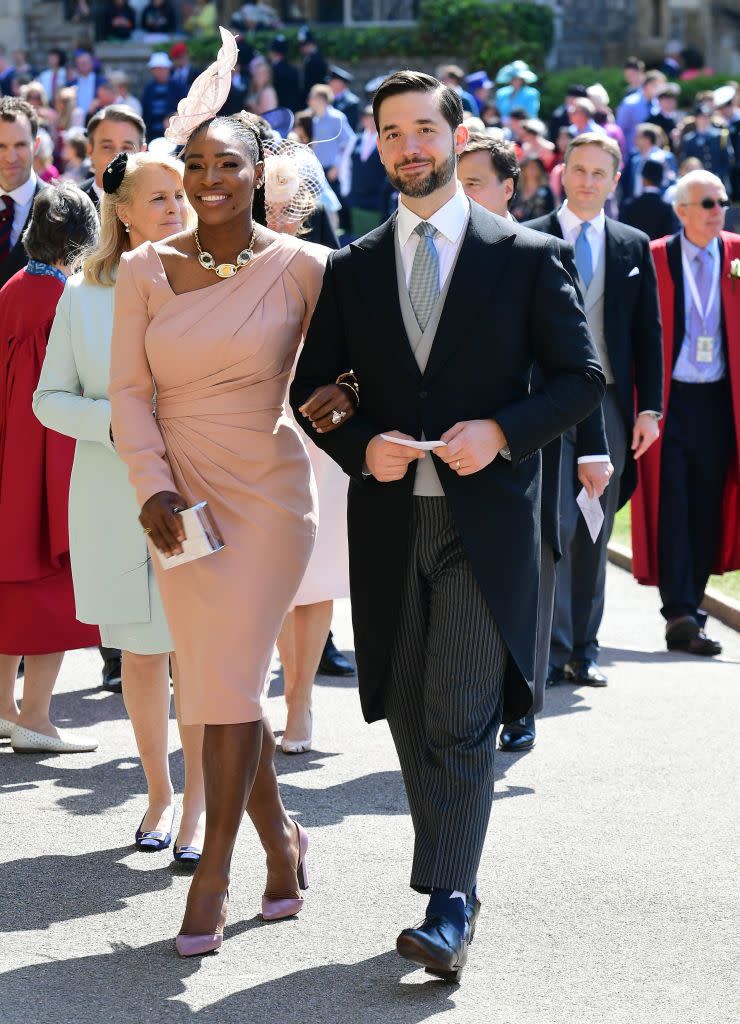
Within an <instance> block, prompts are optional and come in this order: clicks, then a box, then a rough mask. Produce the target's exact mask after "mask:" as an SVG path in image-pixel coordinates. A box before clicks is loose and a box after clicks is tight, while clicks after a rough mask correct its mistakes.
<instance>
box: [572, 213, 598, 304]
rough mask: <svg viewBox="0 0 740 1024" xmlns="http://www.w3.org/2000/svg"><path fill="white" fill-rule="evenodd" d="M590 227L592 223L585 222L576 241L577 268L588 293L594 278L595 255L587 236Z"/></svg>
mask: <svg viewBox="0 0 740 1024" xmlns="http://www.w3.org/2000/svg"><path fill="white" fill-rule="evenodd" d="M590 227H591V221H588V220H585V221H584V222H583V224H581V233H580V234H579V236H578V238H577V239H576V267H577V268H578V274H579V276H580V278H581V280H582V281H583V283H584V285H585V286H586V290H587V291H588V287H589V285H590V284H591V279H592V278H593V276H594V263H593V253H592V252H591V243H590V242H589V240H588V236H587V231H588V229H589V228H590Z"/></svg>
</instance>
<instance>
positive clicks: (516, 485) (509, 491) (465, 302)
mask: <svg viewBox="0 0 740 1024" xmlns="http://www.w3.org/2000/svg"><path fill="white" fill-rule="evenodd" d="M394 223H395V217H393V218H391V219H390V220H389V221H387V222H386V223H385V224H382V225H381V226H380V227H379V228H376V229H375V230H374V231H371V232H370V233H369V234H367V235H365V236H364V237H363V238H360V239H358V240H357V241H356V242H353V243H352V244H351V245H350V246H348V247H346V248H344V249H341V250H339V252H336V253H332V254H331V255H330V256H329V261H328V264H327V269H326V274H325V276H324V283H323V287H322V290H321V295H320V297H319V300H318V304H317V307H316V311H315V313H314V315H313V318H312V321H311V326H310V328H309V331H308V335H307V338H306V344H305V345H304V348H303V351H302V353H301V357H300V359H299V361H298V366H297V370H296V376H295V380H294V382H293V385H292V387H291V403H292V406H293V409H294V410H295V411H296V416H297V417H298V420H299V422H301V423H302V424H304V425H306V429H307V432H308V433H309V434H310V436H311V437H312V439H313V440H314V441H315V442H316V444H318V445H319V447H321V448H323V449H324V451H326V452H327V453H328V454H329V455H330V456H331V457H332V458H333V459H334V460H335V461H336V462H338V463H339V465H340V466H341V467H342V469H344V471H345V473H347V474H348V476H349V477H350V485H349V505H348V527H349V543H350V578H351V593H352V614H353V623H354V631H355V651H356V654H357V665H358V674H359V680H360V696H361V699H362V706H363V711H364V714H365V717H366V718H367V720H368V721H373V720H375V719H378V718H381V717H383V713H384V712H383V688H384V683H385V680H386V676H387V672H388V665H389V658H390V653H391V648H392V644H393V640H394V635H395V630H396V625H397V622H398V613H399V606H400V599H401V594H402V587H403V581H404V573H405V566H406V560H407V557H408V539H409V523H410V519H411V502H412V495H413V484H414V475H415V465H414V464H412V466H411V468H410V469H409V471H408V472H407V474H406V476H405V477H404V479H403V480H400V481H398V482H395V483H379V482H378V481H377V480H375V479H374V478H373V477H365V476H364V475H363V465H364V462H365V450H366V448H367V445H368V442H369V441H370V440H371V438H373V437H374V436H375V435H376V434H378V433H381V432H383V431H387V430H393V429H397V430H401V431H403V432H404V433H407V434H410V435H412V436H414V437H417V438H418V437H421V434H422V431H423V432H424V434H425V436H426V437H428V438H438V437H440V435H441V434H442V433H444V431H445V430H447V429H448V428H449V427H451V426H452V425H453V424H454V423H456V422H458V421H460V420H470V419H484V418H494V417H495V418H496V420H497V421H498V422H499V424H500V425H501V428H502V430H503V431H504V434H505V436H506V438H507V441H508V444H509V447H510V449H511V455H512V458H511V461H510V462H508V461H506V460H505V459H503V458H502V457H497V458H496V459H494V461H493V462H492V463H491V464H490V465H489V466H487V467H486V468H485V469H484V470H482V471H481V472H479V473H475V474H473V475H471V476H465V477H460V476H458V475H457V474H456V473H455V472H454V471H453V470H452V469H450V468H449V467H447V466H446V465H445V464H444V463H442V462H440V461H438V462H437V463H436V466H437V471H438V473H439V478H440V482H441V484H442V487H443V488H444V491H445V495H446V498H447V501H448V503H449V507H450V510H451V512H452V515H453V517H454V519H455V522H456V524H457V527H458V529H459V531H460V534H461V537H462V540H463V544H464V546H465V550H466V553H467V556H468V558H469V559H470V563H471V566H472V569H473V572H474V574H475V576H476V579H477V581H478V584H479V586H480V587H481V590H482V592H483V594H484V596H485V598H486V600H487V602H488V604H489V606H490V608H491V611H492V613H493V616H494V618H495V620H496V622H497V624H498V626H499V628H500V630H501V632H502V635H503V637H504V640H505V642H506V645H507V647H508V650H509V652H510V655H511V658H510V671H509V672H508V673H507V685H506V689H505V704H504V716H505V719H506V720H507V721H510V720H512V719H514V718H519V717H521V715H523V714H525V713H526V712H527V710H528V709H529V707H530V706H531V702H532V694H531V685H532V679H533V675H534V650H535V636H536V626H537V591H538V577H539V549H540V456H539V449H540V448H541V447H542V446H543V445H545V444H547V443H548V442H549V441H551V440H553V438H555V437H558V436H559V435H560V434H561V433H562V432H563V431H564V430H566V429H567V428H568V427H569V426H571V425H572V424H573V423H575V422H577V421H578V420H579V419H582V418H583V417H584V416H587V415H588V414H589V412H591V410H592V409H594V408H595V407H596V406H597V405H598V404H599V402H600V401H601V398H602V396H603V393H604V377H603V374H602V372H601V369H600V367H599V363H598V359H597V357H596V352H595V350H594V347H593V342H592V340H591V337H590V334H589V331H588V326H587V324H586V319H585V316H584V314H583V311H582V310H581V308H580V306H579V304H578V301H577V298H576V293H575V290H574V288H573V285H572V283H571V281H570V278H569V277H568V275H567V273H566V272H565V270H564V269H563V266H562V264H561V263H560V261H559V259H558V255H557V248H556V245H555V244H554V242H553V241H552V240H549V239H547V238H546V237H544V236H542V235H541V234H536V233H535V232H532V231H527V230H526V229H525V228H522V227H520V226H518V225H513V224H512V223H511V222H509V221H505V220H502V219H501V218H500V217H496V216H494V215H493V214H490V213H488V212H487V211H485V210H484V209H482V207H480V206H478V205H477V204H475V203H471V216H470V222H469V225H468V228H467V231H466V234H465V237H464V239H463V242H462V246H461V249H460V254H459V257H458V261H457V265H456V267H455V269H454V271H453V276H452V279H451V281H450V286H449V291H448V294H447V298H446V301H445V305H444V310H443V312H442V317H441V320H440V323H439V327H438V330H437V334H436V337H435V340H434V344H433V346H432V350H431V353H430V356H429V361H428V363H427V367H426V370H425V372H424V373H423V374H422V373H421V372H420V370H419V367H418V365H417V363H416V360H415V358H414V355H413V353H412V351H411V347H410V345H409V342H408V339H407V337H406V332H405V330H404V326H403V319H402V316H401V308H400V302H399V297H398V283H397V279H396V261H395V248H394V246H395V243H394ZM535 361H536V362H537V363H538V364H539V367H540V369H541V371H542V377H543V384H542V388H541V390H540V391H538V392H537V393H536V394H534V393H530V377H531V373H532V367H533V364H534V362H535ZM349 369H353V370H354V372H355V374H356V376H357V379H358V382H359V386H360V409H359V412H358V414H357V415H356V416H354V417H353V418H352V419H350V420H349V421H348V422H347V423H346V424H345V425H344V426H343V427H341V429H339V430H336V431H333V432H331V433H328V434H317V433H316V432H315V431H312V430H311V428H310V424H308V421H307V420H305V418H304V417H302V416H301V414H300V412H298V407H299V406H300V405H301V404H302V403H303V402H304V401H305V400H306V398H307V397H308V396H309V395H310V394H311V392H312V391H313V390H314V388H316V387H318V386H319V385H321V384H325V383H326V382H327V381H330V380H334V379H335V378H336V377H337V375H338V374H339V373H342V372H344V371H346V370H349ZM433 457H434V456H431V455H428V456H427V458H433ZM469 640H470V638H466V637H461V642H463V643H465V642H469ZM524 681H526V682H527V683H528V684H529V685H528V686H525V685H523V682H524Z"/></svg>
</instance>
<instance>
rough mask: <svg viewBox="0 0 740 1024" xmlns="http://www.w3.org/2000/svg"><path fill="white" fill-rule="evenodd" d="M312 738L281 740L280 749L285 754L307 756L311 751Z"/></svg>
mask: <svg viewBox="0 0 740 1024" xmlns="http://www.w3.org/2000/svg"><path fill="white" fill-rule="evenodd" d="M311 742H312V741H311V737H310V736H309V738H308V739H307V740H286V739H285V737H283V738H282V739H281V740H280V749H281V750H282V752H283V753H284V754H307V753H308V752H309V750H310V749H311Z"/></svg>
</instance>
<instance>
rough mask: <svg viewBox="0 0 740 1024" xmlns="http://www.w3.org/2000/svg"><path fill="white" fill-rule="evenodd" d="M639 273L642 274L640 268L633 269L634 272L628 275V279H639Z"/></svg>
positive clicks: (631, 271)
mask: <svg viewBox="0 0 740 1024" xmlns="http://www.w3.org/2000/svg"><path fill="white" fill-rule="evenodd" d="M639 273H640V268H639V267H633V268H632V270H630V272H629V274H627V277H637V275H638V274H639Z"/></svg>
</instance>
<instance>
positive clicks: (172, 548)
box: [139, 491, 188, 556]
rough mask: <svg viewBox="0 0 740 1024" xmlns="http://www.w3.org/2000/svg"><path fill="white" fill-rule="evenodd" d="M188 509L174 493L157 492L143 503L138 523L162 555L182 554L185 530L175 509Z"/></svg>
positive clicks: (182, 499) (182, 500) (185, 502)
mask: <svg viewBox="0 0 740 1024" xmlns="http://www.w3.org/2000/svg"><path fill="white" fill-rule="evenodd" d="M187 507H188V503H187V501H186V500H185V499H184V498H183V497H181V495H179V494H177V493H176V492H174V491H158V492H157V493H156V494H153V495H152V496H151V498H149V499H148V500H147V501H145V502H144V505H143V506H142V509H141V515H140V516H139V522H140V523H141V525H142V526H143V528H144V533H146V534H147V535H148V536H149V537H150V538H151V541H152V543H153V544H154V546H155V547H156V548H158V549H159V550H160V551H161V552H162V554H164V555H168V556H169V555H180V554H182V541H184V540H185V530H184V528H183V525H182V519H181V518H180V517H179V515H178V514H177V512H176V511H175V510H176V509H177V510H178V511H181V510H182V509H184V508H187Z"/></svg>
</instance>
